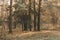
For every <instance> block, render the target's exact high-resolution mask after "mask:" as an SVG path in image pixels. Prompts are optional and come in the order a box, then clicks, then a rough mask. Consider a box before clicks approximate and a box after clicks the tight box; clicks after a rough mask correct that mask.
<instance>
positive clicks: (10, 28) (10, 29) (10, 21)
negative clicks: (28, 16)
mask: <svg viewBox="0 0 60 40" xmlns="http://www.w3.org/2000/svg"><path fill="white" fill-rule="evenodd" d="M9 33H12V0H10V16H9Z"/></svg>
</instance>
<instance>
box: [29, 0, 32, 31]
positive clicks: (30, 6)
mask: <svg viewBox="0 0 60 40" xmlns="http://www.w3.org/2000/svg"><path fill="white" fill-rule="evenodd" d="M30 12H31V0H29V18H30V19H29V21H30V22H29V28H30V31H31V30H32V29H31V13H30Z"/></svg>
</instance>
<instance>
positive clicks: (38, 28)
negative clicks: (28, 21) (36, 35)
mask: <svg viewBox="0 0 60 40" xmlns="http://www.w3.org/2000/svg"><path fill="white" fill-rule="evenodd" d="M41 1H42V0H39V5H38V7H39V10H38V27H37V30H38V31H40V12H41V11H40V9H41Z"/></svg>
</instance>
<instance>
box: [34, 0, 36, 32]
mask: <svg viewBox="0 0 60 40" xmlns="http://www.w3.org/2000/svg"><path fill="white" fill-rule="evenodd" d="M35 10H36V9H35V0H34V31H36V13H35Z"/></svg>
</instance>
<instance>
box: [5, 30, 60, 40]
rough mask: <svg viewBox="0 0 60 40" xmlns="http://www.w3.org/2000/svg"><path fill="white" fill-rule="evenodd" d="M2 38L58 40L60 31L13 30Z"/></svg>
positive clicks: (14, 39) (10, 39)
mask: <svg viewBox="0 0 60 40" xmlns="http://www.w3.org/2000/svg"><path fill="white" fill-rule="evenodd" d="M4 40H60V31H50V30H47V31H46V30H42V31H36V32H23V33H22V32H15V33H12V34H7V35H6V36H5V39H4Z"/></svg>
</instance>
